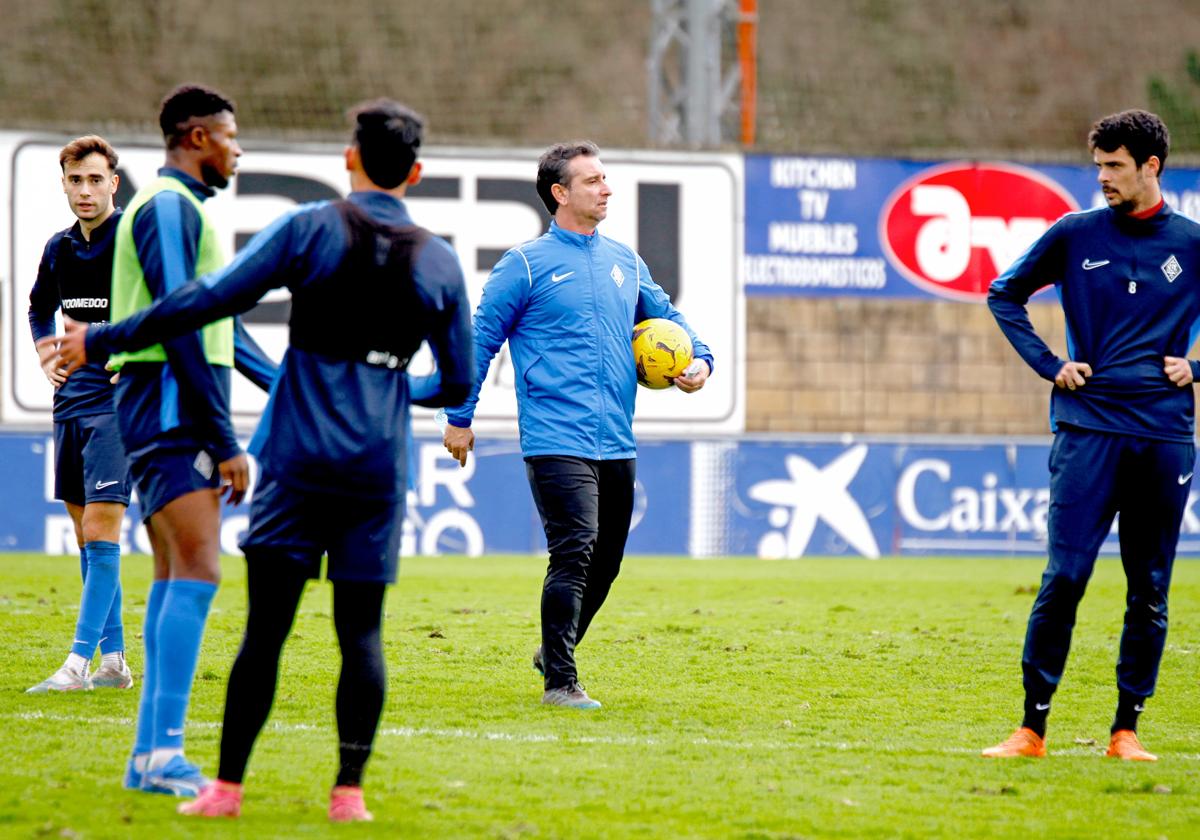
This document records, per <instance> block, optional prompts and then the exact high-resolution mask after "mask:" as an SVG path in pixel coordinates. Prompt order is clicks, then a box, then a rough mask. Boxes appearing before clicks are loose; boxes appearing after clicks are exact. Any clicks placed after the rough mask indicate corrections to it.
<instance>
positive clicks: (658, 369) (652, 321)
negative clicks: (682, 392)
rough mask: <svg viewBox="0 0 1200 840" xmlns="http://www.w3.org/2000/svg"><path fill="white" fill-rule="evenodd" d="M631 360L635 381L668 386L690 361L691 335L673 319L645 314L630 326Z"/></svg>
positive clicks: (653, 386)
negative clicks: (631, 339) (634, 367)
mask: <svg viewBox="0 0 1200 840" xmlns="http://www.w3.org/2000/svg"><path fill="white" fill-rule="evenodd" d="M633 361H634V363H635V364H636V365H637V379H638V384H639V385H644V386H646V387H647V388H654V389H656V390H657V389H660V388H670V387H671V381H672V380H673V379H674V378H675V377H676V376H679V375H681V374H682V373H683V372H684V370H686V369H687V366H688V365H690V364H691V363H692V339H691V337H689V336H688V334H687V330H685V329H684V328H683V327H681V326H679V324H676V323H675V322H674V321H668V320H667V319H666V318H649V319H647V320H645V321H642V322H641V323H640V324H637V325H636V326H635V327H634V328H633Z"/></svg>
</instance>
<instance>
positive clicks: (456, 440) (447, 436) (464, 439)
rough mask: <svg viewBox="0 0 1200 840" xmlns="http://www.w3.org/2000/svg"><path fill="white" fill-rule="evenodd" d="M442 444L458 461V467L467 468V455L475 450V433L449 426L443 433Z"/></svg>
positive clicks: (467, 429)
mask: <svg viewBox="0 0 1200 840" xmlns="http://www.w3.org/2000/svg"><path fill="white" fill-rule="evenodd" d="M442 443H444V444H445V445H446V451H447V452H449V453H450V454H451V455H453V456H454V460H455V461H458V465H459V466H460V467H465V466H466V465H467V453H468V452H470V451H471V450H473V449H474V448H475V433H474V432H473V431H471V430H470V429H469V428H466V429H462V428H459V427H458V426H452V425H449V424H447V425H446V430H445V431H444V432H442Z"/></svg>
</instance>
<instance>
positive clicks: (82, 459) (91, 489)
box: [54, 413, 130, 506]
mask: <svg viewBox="0 0 1200 840" xmlns="http://www.w3.org/2000/svg"><path fill="white" fill-rule="evenodd" d="M129 490H130V481H129V465H128V463H127V462H126V460H125V446H124V445H123V444H122V443H121V433H120V430H118V428H117V417H116V415H115V414H111V413H108V414H91V415H87V416H85V417H72V418H71V419H69V420H58V421H55V423H54V498H56V499H61V500H62V501H64V502H69V503H70V504H73V505H89V504H91V503H92V502H116V503H117V504H122V505H126V506H128V504H129Z"/></svg>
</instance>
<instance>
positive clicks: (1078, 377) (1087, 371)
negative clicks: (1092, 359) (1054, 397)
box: [1054, 362, 1092, 391]
mask: <svg viewBox="0 0 1200 840" xmlns="http://www.w3.org/2000/svg"><path fill="white" fill-rule="evenodd" d="M1091 375H1092V366H1091V365H1089V364H1088V363H1087V362H1067V363H1066V364H1065V365H1063V366H1062V368H1060V369H1059V371H1058V374H1057V375H1056V376H1055V377H1054V384H1055V385H1057V386H1058V387H1059V388H1066V389H1067V390H1069V391H1074V390H1075V389H1076V388H1082V387H1083V384H1084V381H1085V380H1086V379H1087V377H1089V376H1091Z"/></svg>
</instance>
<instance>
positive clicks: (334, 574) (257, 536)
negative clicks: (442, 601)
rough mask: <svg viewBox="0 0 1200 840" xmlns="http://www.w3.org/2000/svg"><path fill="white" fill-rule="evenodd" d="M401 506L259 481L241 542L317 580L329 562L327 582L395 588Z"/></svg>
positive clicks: (251, 550)
mask: <svg viewBox="0 0 1200 840" xmlns="http://www.w3.org/2000/svg"><path fill="white" fill-rule="evenodd" d="M403 523H404V500H403V498H400V499H364V498H359V497H353V496H339V495H336V494H333V493H319V492H312V491H308V490H299V489H296V488H292V487H287V486H285V485H283V484H281V483H279V481H278V480H276V479H274V478H273V477H268V476H265V475H264V476H262V478H261V479H260V480H259V484H258V486H257V487H256V488H255V489H254V498H253V500H252V501H251V502H250V528H249V530H248V531H247V532H246V536H245V538H244V539H243V540H242V543H241V547H242V550H243V551H245V552H247V554H251V553H254V552H255V550H256V549H257V550H259V551H261V552H262V553H263V554H267V553H269V554H270V555H271V556H278V557H283V558H286V559H288V560H291V561H293V562H295V563H297V564H299V565H300V566H301V567H302V568H303V569H304V570H305V571H307V573H308V576H309V577H312V578H319V577H320V576H321V556H322V555H328V556H329V565H328V567H327V568H326V572H325V576H326V577H328V578H329V579H330V580H352V581H365V582H374V583H394V582H395V581H396V567H397V566H398V565H399V554H400V532H401V526H402V525H403Z"/></svg>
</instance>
